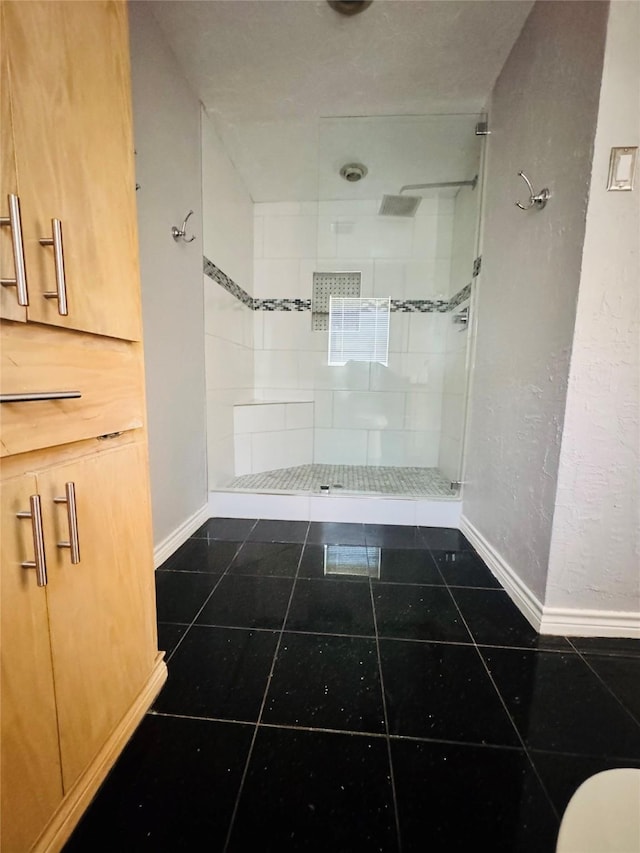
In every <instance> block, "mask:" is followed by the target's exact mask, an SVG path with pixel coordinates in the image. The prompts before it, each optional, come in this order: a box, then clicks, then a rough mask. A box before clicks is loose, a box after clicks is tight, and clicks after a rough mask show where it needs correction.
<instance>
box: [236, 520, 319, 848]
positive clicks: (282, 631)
mask: <svg viewBox="0 0 640 853" xmlns="http://www.w3.org/2000/svg"><path fill="white" fill-rule="evenodd" d="M309 527H310V523H309V522H307V531H306V534H305V539H304V542H303V544H302V548H301V550H300V555H299V557H298V567H297V569H296V574H295V576H294V578H293V583H292V585H291V590H290V592H289V601H288V603H287V609H286V612H285V614H284V619H283V620H282V626H281V628H280V632H279V636H278V640H277V642H276V647H275V650H274V653H273V658H272V660H271V669H270V670H269V675H268V676H267V682H266V684H265V688H264V694H263V696H262V703H261V705H260V709H259V711H258V717H257V720H256V722H255V728H254V731H253V737H252V738H251V744H250V745H249V752H248V753H247V759H246V761H245V765H244V769H243V771H242V777H241V779H240V785H239V786H238V793H237V795H236V801H235V803H234V806H233V812H232V813H231V818H230V820H229V828H228V830H227V835H226V838H225V842H224V846H223V849H222V853H226V851H227V850H228V847H229V842H230V841H231V835H232V833H233V827H234V824H235V820H236V815H237V813H238V807H239V805H240V797H241V795H242V790H243V788H244V783H245V780H246V778H247V773H248V772H249V764H250V762H251V756H252V755H253V748H254V746H255V742H256V739H257V737H258V730H259V728H260V723H261V720H262V712H263V710H264V706H265V704H266V701H267V694H268V692H269V686H270V684H271V679H272V677H273V671H274V669H275V665H276V661H277V659H278V651H279V649H280V644H281V642H282V635H283V633H284V626H285V624H286V622H287V618H288V616H289V609H290V608H291V602H292V600H293V595H294V592H295V588H296V581H297V579H298V572H299V571H300V563H301V561H302V555H303V554H304V547H305V545H306V541H307V537H308V536H309Z"/></svg>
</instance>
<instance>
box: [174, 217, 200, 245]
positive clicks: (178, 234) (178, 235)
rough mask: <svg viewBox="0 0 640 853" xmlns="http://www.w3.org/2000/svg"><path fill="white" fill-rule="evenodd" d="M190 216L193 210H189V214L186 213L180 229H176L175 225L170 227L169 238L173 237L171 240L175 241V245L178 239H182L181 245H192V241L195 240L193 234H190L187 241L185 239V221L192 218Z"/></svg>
mask: <svg viewBox="0 0 640 853" xmlns="http://www.w3.org/2000/svg"><path fill="white" fill-rule="evenodd" d="M192 214H193V210H190V211H189V213H187V215H186V216H185V218H184V220H183V222H182V227H181V228H178V227H176V226H175V225H173V226H172V228H171V236H172V237H173V239H174V240H175V241H176V243H177V242H178V240H180V239H182V242H183V243H193V241H194V240H195V239H196V235H195V234H192V236H191V237H189V238H188V239H187V236H186V234H187V219H188V218H189V217H190V216H192Z"/></svg>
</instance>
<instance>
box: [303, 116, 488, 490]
mask: <svg viewBox="0 0 640 853" xmlns="http://www.w3.org/2000/svg"><path fill="white" fill-rule="evenodd" d="M479 119H480V116H478V115H456V116H382V117H363V118H327V119H322V120H321V121H320V129H319V146H318V176H319V178H318V227H317V257H316V259H315V265H314V269H313V270H312V271H310V272H311V273H313V272H315V273H319V272H320V273H348V272H352V273H359V275H360V281H361V294H360V295H361V297H362V298H367V297H378V298H388V299H390V303H391V315H390V328H389V356H388V365H382V364H379V363H371V364H363V363H360V362H356V361H347V363H346V364H344V365H341V366H339V367H338V366H332V365H329V364H328V360H327V340H326V339H327V333H326V332H323V331H316V332H313V335H312V338H313V339H315V340H314V342H313V343H312V345H311V348H310V349H311V351H310V352H308V353H307V354H306V355H307V357H306V358H305V357H304V356H303V357H302V358H303V360H304V361H305V363H306V369H307V371H308V375H309V384H310V386H311V389H310V390H311V395H312V397H313V402H314V445H313V462H314V464H315V465H318V466H326V468H327V480H329V481H330V482H329V483H328V484H327V485H328V486H329V488H330V490H337V489H342V491H343V492H351V493H374V494H395V495H406V496H413V497H427V496H430V497H438V498H451V497H456V496H457V494H458V490H457V488H456V487H452V486H451V484H452V483H455V482H457V481H458V480H459V479H460V470H461V462H462V445H463V442H462V438H463V429H464V418H465V406H466V386H467V372H468V371H467V350H468V345H467V342H468V339H469V337H470V334H469V332H468V331H467V330H466V328H467V327H466V325H465V323H464V317H465V309H467V315H468V306H469V298H470V292H471V289H472V280H473V270H474V260H475V257H476V246H477V231H478V228H477V222H478V215H479V209H480V205H479V197H480V189H479V183H478V172H479V168H480V141H481V140H480V138H479V137H477V136H476V135H475V125H476V123H477V122H478V120H479ZM425 184H429V185H431V186H427V187H425V186H424V185H425ZM434 184H435V185H437V186H432V185H434ZM335 295H336V296H341V295H342V294H340V293H336V294H335Z"/></svg>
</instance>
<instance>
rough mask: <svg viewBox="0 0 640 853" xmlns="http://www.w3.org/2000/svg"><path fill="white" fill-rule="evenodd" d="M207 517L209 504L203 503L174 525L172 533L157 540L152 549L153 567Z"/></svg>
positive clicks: (167, 556)
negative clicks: (186, 517)
mask: <svg viewBox="0 0 640 853" xmlns="http://www.w3.org/2000/svg"><path fill="white" fill-rule="evenodd" d="M209 517H210V516H209V506H208V504H205V505H204V506H203V507H201V508H200V509H199V510H198V511H197V512H195V513H194V514H193V515H192V516H190V517H189V518H188V519H187V520H186V521H183V522H182V524H181V525H180V526H179V527H176V529H175V530H174V531H173V533H170V534H169V535H168V536H166V537H165V538H164V539H163V540H162V542H159V543H158V544H157V545H156V546H155V548H154V549H153V568H154V569H157V568H158V566H160V565H162V563H164V561H165V560H167V559H168V558H169V557H170V556H171V555H172V554H173V552H174V551H177V550H178V548H179V547H180V546H181V545H183V544H184V543H185V542H186V541H187V539H188V538H189V537H190V536H191V534H192V533H195V531H196V530H197V529H198V528H199V527H201V526H202V525H203V524H204V523H205V521H207V520H208V519H209Z"/></svg>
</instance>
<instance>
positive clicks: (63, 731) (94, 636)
mask: <svg viewBox="0 0 640 853" xmlns="http://www.w3.org/2000/svg"><path fill="white" fill-rule="evenodd" d="M145 463H146V446H145V445H144V444H130V445H125V446H123V447H120V448H117V449H114V450H112V451H107V452H102V453H99V454H96V455H95V456H91V457H86V458H84V459H81V460H79V461H76V462H73V463H70V464H67V465H61V466H60V467H55V468H52V469H50V470H49V471H47V472H46V473H42V474H38V489H39V492H40V494H41V496H42V504H43V514H44V517H45V544H46V549H47V564H48V569H49V586H48V600H49V623H50V632H51V650H52V659H53V670H54V678H55V685H56V698H57V705H58V725H59V731H60V753H61V758H62V771H63V780H64V789H65V792H66V791H68V790H69V788H70V787H71V785H72V784H73V783H74V781H75V780H76V779H77V777H78V776H79V775H80V773H81V772H82V770H83V769H84V768H85V767H86V766H87V765H88V764H89V762H90V761H91V759H92V758H93V757H94V756H95V754H96V753H97V751H98V750H99V749H100V747H101V746H102V745H103V744H104V742H105V741H106V740H107V738H108V736H109V735H110V734H111V732H112V731H113V729H114V728H115V727H116V725H117V724H118V723H119V721H120V720H121V719H122V717H123V716H124V714H125V712H126V711H127V710H128V709H129V707H130V706H131V704H132V703H133V701H134V699H135V698H136V696H137V695H138V693H139V692H140V691H141V689H142V687H143V685H144V683H145V681H146V680H147V679H148V677H149V674H150V672H151V670H152V667H153V663H154V660H155V656H156V650H157V638H156V627H155V597H154V586H153V557H152V555H153V547H152V537H151V525H150V509H149V495H148V487H147V474H146V464H145ZM68 482H73V483H74V484H75V493H76V504H77V524H78V536H79V545H80V562H79V563H77V564H76V565H74V564H72V562H71V553H70V549H68V548H60V547H58V546H57V544H56V543H58V542H61V541H70V529H69V522H68V514H67V505H66V504H64V503H55V502H54V499H55V498H56V497H62V496H64V495H65V484H66V483H68Z"/></svg>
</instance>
